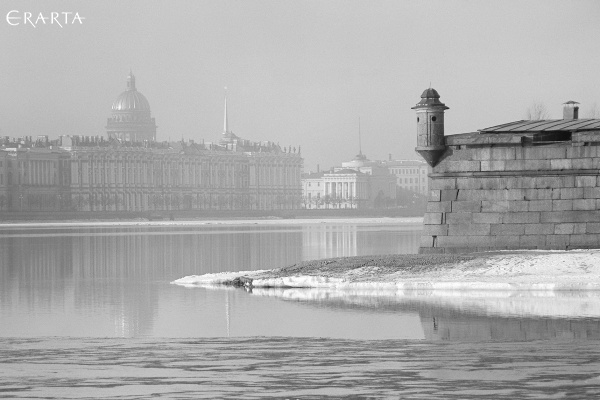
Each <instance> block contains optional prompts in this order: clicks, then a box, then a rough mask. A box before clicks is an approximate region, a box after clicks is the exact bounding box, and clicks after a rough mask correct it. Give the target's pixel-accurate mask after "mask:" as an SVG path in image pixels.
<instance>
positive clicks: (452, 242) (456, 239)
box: [437, 235, 491, 247]
mask: <svg viewBox="0 0 600 400" xmlns="http://www.w3.org/2000/svg"><path fill="white" fill-rule="evenodd" d="M490 242H491V240H490V236H489V235H483V236H439V237H438V238H437V247H481V246H489V244H490Z"/></svg>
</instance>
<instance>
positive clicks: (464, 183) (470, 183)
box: [456, 178, 482, 190]
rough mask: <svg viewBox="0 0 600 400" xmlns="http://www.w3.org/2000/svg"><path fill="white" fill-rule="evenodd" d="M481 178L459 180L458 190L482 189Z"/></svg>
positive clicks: (457, 183) (457, 182)
mask: <svg viewBox="0 0 600 400" xmlns="http://www.w3.org/2000/svg"><path fill="white" fill-rule="evenodd" d="M481 182H482V179H481V178H457V179H456V188H457V189H460V190H464V189H481Z"/></svg>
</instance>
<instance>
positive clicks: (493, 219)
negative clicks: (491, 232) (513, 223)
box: [471, 212, 502, 224]
mask: <svg viewBox="0 0 600 400" xmlns="http://www.w3.org/2000/svg"><path fill="white" fill-rule="evenodd" d="M471 218H472V220H473V223H474V224H500V223H502V214H500V213H497V212H495V213H474V214H473V215H472V217H471Z"/></svg>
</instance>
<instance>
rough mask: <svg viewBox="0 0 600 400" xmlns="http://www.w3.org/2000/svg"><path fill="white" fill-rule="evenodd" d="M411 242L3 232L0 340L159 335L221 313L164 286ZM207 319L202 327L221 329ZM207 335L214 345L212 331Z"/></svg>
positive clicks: (244, 229) (390, 231) (359, 234)
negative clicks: (192, 316) (190, 319)
mask: <svg viewBox="0 0 600 400" xmlns="http://www.w3.org/2000/svg"><path fill="white" fill-rule="evenodd" d="M407 229H408V231H407ZM418 237H419V231H418V229H415V228H414V227H409V228H407V227H398V226H395V225H392V224H390V225H361V224H347V223H345V224H344V223H341V224H305V225H300V224H298V225H294V226H286V225H269V226H260V225H258V226H256V225H250V226H204V227H202V226H200V227H154V228H152V227H143V228H132V227H127V228H118V227H115V228H79V229H77V228H35V229H18V230H17V229H13V230H7V229H5V230H2V231H0V320H2V322H3V323H2V324H0V336H36V335H58V336H62V335H65V336H69V335H75V336H78V335H83V336H139V335H162V334H165V333H167V332H171V329H170V328H171V327H172V326H181V325H184V326H185V323H183V322H182V320H183V319H185V318H186V316H185V315H183V314H182V313H181V312H178V310H181V309H186V310H189V312H190V313H194V312H195V310H194V309H191V310H190V309H189V308H188V305H189V304H195V306H196V307H197V308H198V307H202V308H203V310H206V309H207V308H208V309H209V308H211V307H213V308H214V309H215V310H216V309H218V310H219V314H220V313H221V311H220V310H223V307H224V306H223V301H225V300H224V299H225V298H223V297H220V298H218V299H216V298H213V296H210V295H207V296H204V298H202V296H200V298H198V296H196V294H197V293H195V294H191V293H183V292H182V291H176V292H173V288H172V287H171V286H169V285H168V282H170V281H172V280H174V279H177V278H180V277H182V276H186V275H192V274H203V273H211V272H221V271H235V270H255V269H270V268H277V267H281V266H284V265H290V264H294V263H296V262H299V261H302V260H305V259H314V258H323V257H329V256H346V255H354V254H387V253H398V252H413V253H414V252H415V251H416V249H417V246H418V242H417V240H418ZM232 301H234V300H232ZM227 307H229V303H227ZM213 314H214V313H213V312H212V311H211V312H209V315H207V316H206V318H207V319H208V320H210V319H211V318H219V319H221V316H220V315H219V316H218V317H217V316H216V315H213ZM164 315H178V316H179V318H180V319H179V320H173V319H171V318H165V317H164ZM157 320H158V321H159V322H158V324H157ZM217 325H218V324H217ZM196 331H197V328H196V327H190V331H186V330H185V329H180V330H178V331H176V332H173V334H174V335H175V336H181V335H183V336H185V335H186V334H187V335H190V332H194V333H195V332H196ZM209 331H210V332H212V333H211V334H213V333H214V334H215V335H224V331H223V330H221V329H219V330H216V331H211V330H210V329H209ZM194 333H192V334H191V335H193V334H194Z"/></svg>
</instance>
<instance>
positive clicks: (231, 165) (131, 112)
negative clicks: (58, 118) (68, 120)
mask: <svg viewBox="0 0 600 400" xmlns="http://www.w3.org/2000/svg"><path fill="white" fill-rule="evenodd" d="M224 121H225V122H224V129H223V134H222V136H221V139H220V140H219V142H218V143H204V142H203V143H194V142H193V141H188V142H184V141H183V140H182V141H181V142H170V143H169V142H157V141H156V124H155V121H154V118H152V117H151V114H150V105H149V103H148V101H147V100H146V98H145V97H144V96H143V95H142V94H141V93H140V92H138V91H137V89H136V86H135V77H134V75H133V74H132V73H130V74H129V76H128V78H127V90H126V91H125V92H123V93H121V94H120V95H119V96H118V97H117V99H116V100H115V101H114V102H113V104H112V116H111V118H109V120H108V124H107V127H106V130H107V131H106V133H107V135H106V138H105V137H99V136H94V137H91V136H61V137H60V138H59V139H58V140H54V141H49V140H48V138H47V137H41V139H40V138H38V140H36V141H35V142H34V141H33V140H32V138H30V137H29V138H23V139H18V140H14V139H13V140H12V141H11V140H10V139H8V138H4V139H2V140H1V141H0V211H2V210H4V211H34V210H39V211H59V210H62V211H67V210H70V211H152V210H183V209H185V210H193V209H198V210H290V209H296V208H299V207H300V205H301V196H302V186H301V174H302V167H303V160H302V156H301V154H300V148H298V149H296V148H295V147H294V148H292V146H289V147H283V148H282V147H281V146H279V145H278V144H275V143H273V142H253V141H249V140H246V139H242V138H240V137H238V136H237V135H235V134H234V133H233V132H232V131H231V130H230V129H229V126H228V123H227V100H225V115H224Z"/></svg>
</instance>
